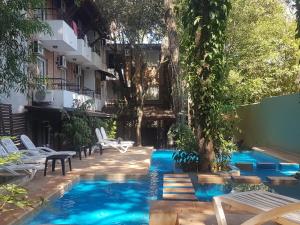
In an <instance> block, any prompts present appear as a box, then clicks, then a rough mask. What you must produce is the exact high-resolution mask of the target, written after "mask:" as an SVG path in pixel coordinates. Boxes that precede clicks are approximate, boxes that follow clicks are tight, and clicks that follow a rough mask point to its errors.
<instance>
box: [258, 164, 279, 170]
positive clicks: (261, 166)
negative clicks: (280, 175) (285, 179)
mask: <svg viewBox="0 0 300 225" xmlns="http://www.w3.org/2000/svg"><path fill="white" fill-rule="evenodd" d="M256 168H257V169H262V170H276V168H277V164H276V163H265V162H261V163H256Z"/></svg>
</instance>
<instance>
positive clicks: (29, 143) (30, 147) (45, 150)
mask: <svg viewBox="0 0 300 225" xmlns="http://www.w3.org/2000/svg"><path fill="white" fill-rule="evenodd" d="M20 139H21V141H22V143H23V145H24V146H25V148H27V149H28V150H33V151H34V150H36V151H38V152H40V153H42V154H45V155H53V154H62V155H70V156H74V155H76V152H74V151H55V150H53V149H51V148H48V147H36V146H35V144H34V143H33V142H32V141H31V140H30V138H29V137H28V136H27V135H25V134H22V135H21V137H20Z"/></svg>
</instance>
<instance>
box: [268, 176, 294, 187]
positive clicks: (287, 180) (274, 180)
mask: <svg viewBox="0 0 300 225" xmlns="http://www.w3.org/2000/svg"><path fill="white" fill-rule="evenodd" d="M267 180H268V181H269V182H270V183H271V184H272V185H295V184H298V183H299V180H298V179H296V178H294V177H276V176H269V177H267Z"/></svg>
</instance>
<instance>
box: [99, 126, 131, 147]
mask: <svg viewBox="0 0 300 225" xmlns="http://www.w3.org/2000/svg"><path fill="white" fill-rule="evenodd" d="M100 132H101V135H102V138H103V139H104V140H106V141H116V142H119V143H122V144H125V143H126V144H129V145H130V144H131V145H133V144H134V141H123V140H120V141H118V140H117V139H114V138H109V137H107V134H106V132H105V129H104V128H103V127H100Z"/></svg>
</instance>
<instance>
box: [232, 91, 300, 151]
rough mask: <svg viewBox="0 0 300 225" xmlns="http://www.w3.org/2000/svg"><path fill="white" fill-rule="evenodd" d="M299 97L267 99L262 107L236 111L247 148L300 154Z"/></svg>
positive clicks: (259, 105) (240, 135) (255, 105)
mask: <svg viewBox="0 0 300 225" xmlns="http://www.w3.org/2000/svg"><path fill="white" fill-rule="evenodd" d="M299 100H300V95H299V94H294V95H287V96H280V97H272V98H266V99H264V100H263V101H262V102H261V103H258V104H253V105H245V106H241V107H240V108H239V109H238V116H239V118H240V122H239V124H238V127H239V128H240V130H241V133H240V134H239V135H237V138H238V140H241V139H242V140H243V141H244V143H243V144H244V145H246V146H249V147H251V146H263V147H270V148H275V149H280V150H284V151H291V152H298V153H300V117H299V115H300V101H299Z"/></svg>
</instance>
